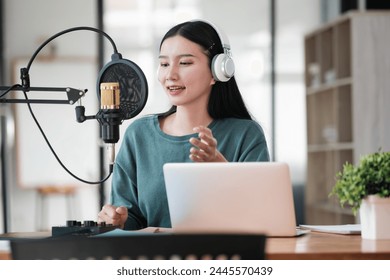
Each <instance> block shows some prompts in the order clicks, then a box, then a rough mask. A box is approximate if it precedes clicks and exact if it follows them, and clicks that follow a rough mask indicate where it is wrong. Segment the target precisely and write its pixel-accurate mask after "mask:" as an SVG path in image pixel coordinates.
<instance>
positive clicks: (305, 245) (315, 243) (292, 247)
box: [266, 232, 390, 260]
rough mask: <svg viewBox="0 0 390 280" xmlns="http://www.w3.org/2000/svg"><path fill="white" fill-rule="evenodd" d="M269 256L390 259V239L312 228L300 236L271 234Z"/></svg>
mask: <svg viewBox="0 0 390 280" xmlns="http://www.w3.org/2000/svg"><path fill="white" fill-rule="evenodd" d="M266 257H267V259H271V260H390V240H376V241H375V240H367V239H362V238H361V236H360V235H339V234H329V233H318V232H311V233H308V234H306V235H303V236H300V237H292V238H268V239H267V242H266Z"/></svg>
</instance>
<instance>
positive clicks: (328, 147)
mask: <svg viewBox="0 0 390 280" xmlns="http://www.w3.org/2000/svg"><path fill="white" fill-rule="evenodd" d="M307 150H308V152H309V153H316V152H328V151H343V150H353V143H352V142H348V143H328V144H319V145H309V146H308V147H307Z"/></svg>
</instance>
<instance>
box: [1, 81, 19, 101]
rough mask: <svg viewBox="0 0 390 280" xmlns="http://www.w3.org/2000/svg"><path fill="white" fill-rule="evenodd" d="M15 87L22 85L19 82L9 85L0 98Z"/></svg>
mask: <svg viewBox="0 0 390 280" xmlns="http://www.w3.org/2000/svg"><path fill="white" fill-rule="evenodd" d="M16 87H22V86H21V85H20V84H14V85H12V86H10V87H9V88H8V89H7V90H5V91H4V92H3V93H2V94H1V95H0V98H2V97H3V96H6V95H7V94H8V93H9V92H10V91H12V90H13V89H14V88H16Z"/></svg>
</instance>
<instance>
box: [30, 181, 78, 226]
mask: <svg viewBox="0 0 390 280" xmlns="http://www.w3.org/2000/svg"><path fill="white" fill-rule="evenodd" d="M37 192H38V200H37V208H36V214H35V215H36V218H37V220H38V221H37V222H36V224H37V225H38V230H40V231H42V230H47V223H48V210H49V209H47V206H48V202H49V201H48V199H49V198H50V197H53V196H63V197H64V198H65V199H66V211H67V212H66V214H67V215H66V218H67V219H70V218H71V216H72V209H73V206H72V200H73V199H74V197H75V194H76V187H75V186H72V185H69V186H68V185H65V186H54V185H43V186H39V187H38V188H37Z"/></svg>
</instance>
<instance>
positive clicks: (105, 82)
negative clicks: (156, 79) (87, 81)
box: [96, 53, 148, 165]
mask: <svg viewBox="0 0 390 280" xmlns="http://www.w3.org/2000/svg"><path fill="white" fill-rule="evenodd" d="M111 59H112V60H111V62H109V63H108V64H106V65H105V66H104V67H103V69H102V70H101V71H100V73H99V78H98V80H97V92H98V99H99V100H100V110H99V112H98V114H97V115H96V119H97V120H98V121H99V123H100V127H101V138H102V140H103V142H104V143H106V145H107V152H108V160H109V163H110V165H113V164H114V161H115V143H117V142H118V140H119V135H120V133H119V126H120V125H121V124H122V122H123V121H124V120H127V119H130V118H133V117H135V116H136V115H138V114H139V113H140V112H141V111H142V109H143V108H144V107H145V105H146V101H147V98H148V84H147V80H146V78H145V75H144V73H143V72H142V70H141V68H140V67H139V66H138V65H137V64H135V63H134V62H132V61H130V60H126V59H122V55H121V54H120V53H114V54H113V55H112V56H111Z"/></svg>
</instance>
